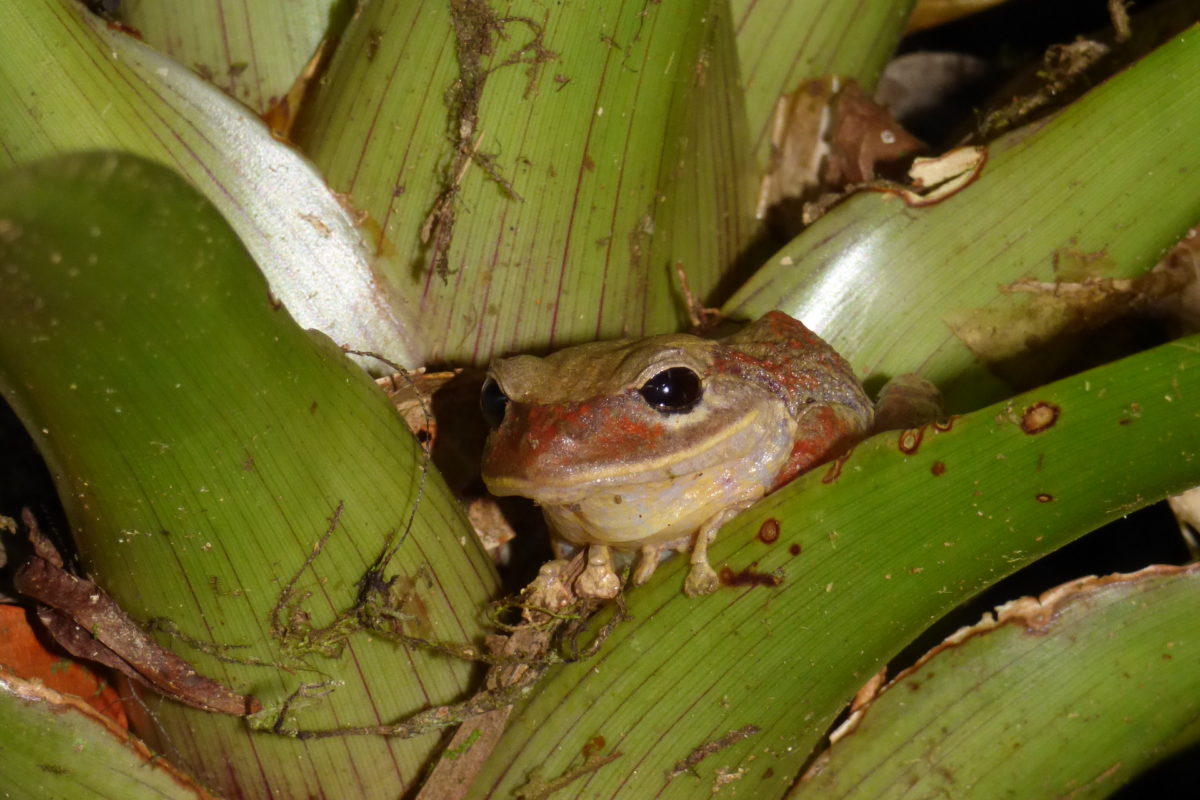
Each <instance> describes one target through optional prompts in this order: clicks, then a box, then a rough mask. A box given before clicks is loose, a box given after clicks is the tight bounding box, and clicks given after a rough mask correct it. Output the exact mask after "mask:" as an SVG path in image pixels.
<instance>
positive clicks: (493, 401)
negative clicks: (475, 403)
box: [479, 378, 508, 428]
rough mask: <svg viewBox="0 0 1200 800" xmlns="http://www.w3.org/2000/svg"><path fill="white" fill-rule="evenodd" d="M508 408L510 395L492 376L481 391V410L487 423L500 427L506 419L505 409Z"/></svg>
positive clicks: (484, 383)
mask: <svg viewBox="0 0 1200 800" xmlns="http://www.w3.org/2000/svg"><path fill="white" fill-rule="evenodd" d="M507 408H508V395H506V394H505V393H504V391H503V390H502V389H501V388H500V384H498V383H496V381H495V380H493V379H492V378H488V379H487V380H486V381H484V382H483V390H482V391H481V392H480V393H479V410H480V411H481V412H482V413H483V418H484V419H486V420H487V424H488V425H491V426H492V427H493V428H498V427H500V423H501V422H503V421H504V411H505V409H507Z"/></svg>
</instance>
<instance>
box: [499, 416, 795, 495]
mask: <svg viewBox="0 0 1200 800" xmlns="http://www.w3.org/2000/svg"><path fill="white" fill-rule="evenodd" d="M701 413H702V414H703V413H706V412H701ZM713 416H714V419H712V420H711V421H707V422H706V421H705V420H704V419H703V417H700V418H697V417H696V416H693V415H688V419H686V420H680V421H679V422H678V423H675V425H676V427H678V428H681V429H682V428H684V427H685V426H686V427H688V428H689V429H690V430H691V431H693V432H696V431H703V434H704V435H703V436H699V437H698V438H697V441H695V442H694V443H692V444H690V445H687V446H679V443H680V442H681V441H682V439H683V438H684V437H683V435H676V436H674V437H666V441H667V442H668V445H667V446H665V447H662V448H661V450H662V452H657V453H656V452H655V451H654V450H651V449H648V448H644V449H638V450H634V451H629V452H624V453H619V454H617V455H612V454H611V453H603V454H601V453H588V452H587V450H588V448H587V447H580V448H577V449H576V452H574V453H573V454H572V459H571V462H570V464H569V465H567V464H563V463H562V462H557V463H554V464H541V463H532V464H531V465H530V466H529V467H527V468H526V469H523V470H520V471H513V470H511V469H508V470H506V471H505V472H504V474H500V475H496V474H491V475H489V474H488V473H489V470H488V465H487V464H485V465H484V481H485V483H486V484H487V487H488V490H489V491H490V492H491V493H492V494H494V495H497V496H505V495H521V496H523V497H529V498H532V499H534V500H536V501H538V502H540V503H546V504H549V503H570V502H575V501H578V500H580V499H583V498H586V497H588V496H590V495H592V494H593V493H596V492H598V491H600V492H603V491H606V490H612V489H614V488H618V487H623V486H636V485H639V484H646V483H655V482H664V481H670V480H672V479H676V478H680V477H683V476H694V475H697V473H701V472H704V471H706V470H712V471H713V472H714V473H716V472H721V471H723V470H722V469H721V468H722V467H726V468H728V467H730V466H731V465H734V464H745V466H746V472H747V474H750V473H754V474H757V473H759V472H761V470H762V469H763V468H764V467H767V466H768V465H769V464H770V463H771V462H779V463H781V462H782V460H783V459H784V458H786V456H787V453H788V452H789V451H790V444H791V439H792V435H793V433H794V431H795V428H796V423H795V421H794V420H792V419H791V417H789V416H788V415H786V413H784V414H772V413H767V412H764V411H762V410H755V411H754V412H753V413H744V410H741V411H739V413H738V414H737V416H736V418H735V419H733V420H730V419H727V418H725V419H718V418H715V417H716V416H722V415H713ZM681 433H682V432H681Z"/></svg>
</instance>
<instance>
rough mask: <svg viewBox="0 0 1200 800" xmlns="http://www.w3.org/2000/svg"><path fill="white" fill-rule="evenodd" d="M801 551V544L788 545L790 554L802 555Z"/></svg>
mask: <svg viewBox="0 0 1200 800" xmlns="http://www.w3.org/2000/svg"><path fill="white" fill-rule="evenodd" d="M800 550H801V547H800V543H799V542H794V543H793V544H790V545H788V552H789V553H791V554H792V555H793V556H798V555H800Z"/></svg>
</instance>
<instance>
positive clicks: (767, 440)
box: [481, 334, 796, 503]
mask: <svg viewBox="0 0 1200 800" xmlns="http://www.w3.org/2000/svg"><path fill="white" fill-rule="evenodd" d="M777 383H778V382H777V381H773V380H772V379H771V378H770V376H764V375H763V374H762V370H761V369H758V368H756V365H755V364H754V363H753V362H752V361H751V360H749V359H746V358H744V357H742V356H741V355H740V354H739V353H737V352H731V351H730V349H729V348H727V347H724V346H722V345H721V343H719V342H714V341H711V340H707V339H701V338H699V337H696V336H690V335H686V334H668V335H663V336H653V337H649V338H646V339H637V340H620V341H613V342H600V343H596V344H587V345H582V346H579V347H572V348H568V349H566V350H561V351H559V352H557V353H554V354H552V355H550V356H548V357H545V358H538V357H535V356H517V357H515V358H507V359H501V360H498V361H496V362H494V363H493V364H492V366H491V369H490V370H489V373H488V378H487V381H486V382H485V384H484V388H483V394H482V398H481V407H482V409H483V412H484V415H485V416H486V417H487V418H488V421H489V423H490V424H491V425H492V432H491V434H490V436H489V437H488V441H487V445H486V448H485V451H484V459H483V478H484V481H485V482H486V483H487V486H488V489H489V490H490V491H491V492H492V493H493V494H497V495H510V494H517V495H523V496H525V497H531V498H533V499H535V500H538V501H540V502H543V503H569V502H574V501H576V500H578V499H581V498H585V497H588V496H590V495H591V494H593V493H595V492H597V491H604V490H608V489H614V488H618V487H621V486H628V485H633V484H639V483H647V482H651V481H664V480H665V481H670V480H672V479H674V478H676V477H680V476H685V475H694V474H696V473H698V472H702V471H704V470H705V469H710V468H714V467H715V466H717V465H727V464H729V463H731V462H742V461H744V462H746V463H747V467H748V470H747V472H755V473H759V472H761V471H762V469H761V468H762V467H763V466H765V465H766V462H767V461H771V462H774V461H782V459H784V458H786V457H787V453H788V452H789V451H790V449H791V443H792V434H793V432H794V430H795V424H796V423H795V421H794V419H793V418H792V415H791V414H789V413H788V409H787V404H786V402H785V400H784V398H783V397H781V395H780V390H779V388H778V386H775V385H773V384H777ZM752 462H753V463H754V464H756V465H757V466H758V467H759V469H753V470H751V469H749V467H750V466H751V464H752ZM759 462H762V463H759Z"/></svg>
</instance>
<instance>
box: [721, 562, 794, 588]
mask: <svg viewBox="0 0 1200 800" xmlns="http://www.w3.org/2000/svg"><path fill="white" fill-rule="evenodd" d="M757 566H758V562H757V561H755V562H753V563H751V564H750V566H748V567H746V568H745V569H744V570H742V571H741V572H734V571H733V569H731V568H730V567H727V566H726V567H721V571H720V572H718V573H717V578H719V579H720V581H721V584H722V585H723V586H778V585H779V584H781V583H783V578H782V577H780V576H779V575H775V574H773V573H769V572H758V571H757V570H755V569H754V568H755V567H757Z"/></svg>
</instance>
